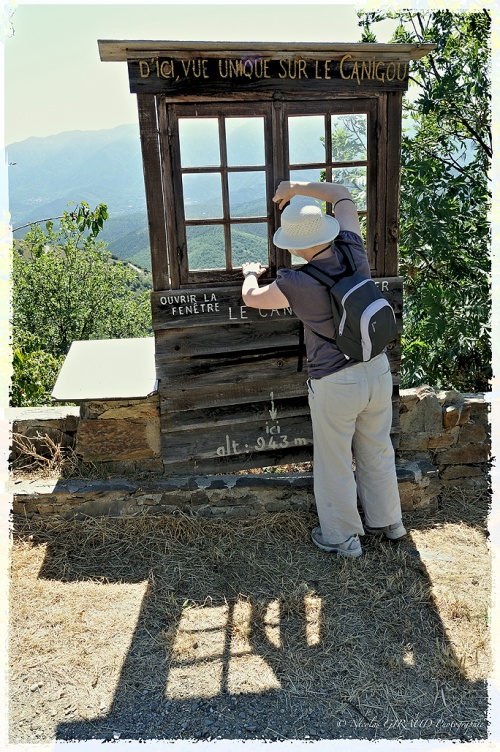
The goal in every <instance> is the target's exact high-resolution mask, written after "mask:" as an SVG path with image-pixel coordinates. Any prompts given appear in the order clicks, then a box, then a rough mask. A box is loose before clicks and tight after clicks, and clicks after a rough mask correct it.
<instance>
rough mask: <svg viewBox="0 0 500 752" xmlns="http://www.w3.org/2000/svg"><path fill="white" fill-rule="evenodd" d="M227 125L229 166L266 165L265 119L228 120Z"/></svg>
mask: <svg viewBox="0 0 500 752" xmlns="http://www.w3.org/2000/svg"><path fill="white" fill-rule="evenodd" d="M225 123H226V147H227V163H228V165H229V166H230V167H237V166H242V165H246V166H248V167H250V166H253V165H264V164H265V163H266V157H265V151H264V118H262V117H254V118H226V121H225Z"/></svg>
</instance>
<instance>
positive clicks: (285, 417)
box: [152, 277, 402, 475]
mask: <svg viewBox="0 0 500 752" xmlns="http://www.w3.org/2000/svg"><path fill="white" fill-rule="evenodd" d="M376 281H377V282H378V283H379V286H380V288H381V290H382V292H383V293H384V295H385V296H386V297H387V299H388V300H390V302H391V304H392V305H393V307H394V310H395V312H396V316H397V319H398V322H399V325H400V329H401V323H402V321H401V312H402V280H401V278H399V277H393V278H385V279H380V280H376ZM152 310H153V328H154V330H155V339H156V369H157V375H158V379H159V392H160V399H161V434H162V454H163V462H164V465H165V470H166V472H167V473H169V474H174V475H175V474H192V473H200V474H213V473H223V472H232V471H235V470H248V469H251V468H257V467H265V466H271V465H280V464H288V463H291V462H300V461H305V460H309V459H311V458H312V428H311V422H310V417H309V408H308V404H307V388H306V378H307V373H306V370H305V364H304V370H303V371H302V372H298V370H297V364H298V329H299V322H298V320H297V319H296V317H295V316H294V314H293V312H292V311H291V309H283V310H279V311H278V310H276V311H267V310H262V311H259V310H256V309H251V308H247V307H246V306H244V305H243V301H242V299H241V287H239V286H238V287H225V288H221V287H217V288H205V289H182V290H165V291H160V292H154V293H153V294H152ZM388 355H389V359H390V362H391V371H392V373H393V381H394V396H393V404H394V419H393V431H392V433H393V440H394V443H395V445H397V442H398V435H399V428H398V425H399V424H398V410H397V405H398V382H399V367H400V345H399V338H398V340H397V341H395V342H394V343H392V345H391V346H390V348H389V350H388Z"/></svg>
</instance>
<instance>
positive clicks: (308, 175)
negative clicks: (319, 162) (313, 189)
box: [290, 170, 325, 183]
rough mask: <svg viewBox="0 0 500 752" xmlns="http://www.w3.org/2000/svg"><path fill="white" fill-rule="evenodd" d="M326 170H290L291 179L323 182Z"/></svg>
mask: <svg viewBox="0 0 500 752" xmlns="http://www.w3.org/2000/svg"><path fill="white" fill-rule="evenodd" d="M324 173H325V171H324V170H290V180H302V181H306V182H309V183H319V182H321V176H322V175H324Z"/></svg>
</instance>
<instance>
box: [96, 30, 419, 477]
mask: <svg viewBox="0 0 500 752" xmlns="http://www.w3.org/2000/svg"><path fill="white" fill-rule="evenodd" d="M433 47H434V45H403V44H398V45H380V44H314V45H313V44H308V45H302V44H287V45H286V46H285V45H278V44H249V43H248V44H242V43H206V42H199V43H198V42H167V41H165V42H158V41H155V42H152V41H100V42H99V50H100V55H101V59H102V60H103V61H124V62H127V65H128V72H129V79H130V90H131V92H132V93H135V94H137V101H138V111H139V124H140V135H141V144H142V154H143V164H144V178H145V186H146V200H147V209H148V222H149V233H150V245H151V257H152V273H153V293H152V320H153V329H154V333H155V361H156V375H157V379H158V389H159V395H160V401H161V444H162V456H163V463H164V466H165V472H166V473H167V474H186V473H190V474H191V473H197V474H212V473H221V472H222V473H223V472H230V471H234V470H240V469H250V468H255V467H263V466H270V465H277V464H286V463H290V462H297V461H301V460H306V459H310V458H311V453H312V452H311V450H312V429H311V425H310V418H309V410H308V405H307V394H306V385H305V379H306V376H305V373H304V372H300V371H298V368H297V350H298V321H297V319H296V318H295V317H294V315H293V313H292V311H291V310H290V309H283V310H274V311H259V310H252V309H250V308H247V307H246V306H244V305H243V302H242V300H241V294H240V290H241V282H242V276H241V268H240V267H241V264H242V263H243V262H244V261H250V260H259V261H261V262H262V263H264V264H266V265H267V266H268V267H269V272H268V274H267V276H266V277H264V278H263V279H265V280H271V279H273V278H274V276H275V274H276V270H277V269H278V268H279V267H281V266H288V265H290V264H291V263H292V259H291V257H290V256H289V254H288V253H287V252H286V251H282V250H280V249H278V248H276V247H274V246H273V243H272V237H273V234H274V232H275V230H276V229H277V227H278V226H279V222H280V217H279V215H280V212H279V210H278V209H277V207H276V205H275V204H274V203H273V201H272V196H273V194H274V190H275V188H276V186H277V184H278V182H279V181H280V180H286V179H289V178H291V179H297V180H300V179H303V180H320V179H326V180H328V181H331V180H333V181H337V182H344V183H345V184H346V185H347V186H348V187H349V188H350V189H351V191H352V193H353V195H354V196H355V199H356V203H357V207H358V212H359V215H360V219H361V221H362V224H363V226H364V232H365V235H366V237H365V240H366V247H367V251H368V257H369V260H370V265H371V269H372V274H373V276H374V278H376V281H377V283H378V284H379V286H380V288H381V290H382V292H383V293H384V294H386V295H387V297H388V298H389V299H390V301H391V303H392V304H393V306H394V309H395V312H396V315H397V317H398V319H399V322H400V323H401V315H402V280H401V278H399V277H398V276H397V274H398V205H399V172H400V144H401V118H402V110H401V107H402V96H403V92H404V91H405V90H406V89H407V87H408V74H409V63H410V61H411V60H414V59H418V58H420V57H422V56H423V55H425V54H426V53H427V52H429V51H430V50H431V49H433ZM326 210H327V212H328V213H331V211H332V207H331V206H330V205H327V207H326ZM389 357H390V361H391V370H392V372H393V377H394V407H395V409H394V416H395V417H394V421H393V439H394V443H395V445H396V446H397V442H398V410H397V407H398V383H399V365H400V346H399V341H398V342H395V343H394V345H393V346H392V347H391V348H390V352H389Z"/></svg>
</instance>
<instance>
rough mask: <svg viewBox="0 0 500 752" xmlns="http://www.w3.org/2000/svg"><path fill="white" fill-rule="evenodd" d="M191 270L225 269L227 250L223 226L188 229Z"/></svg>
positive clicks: (199, 226)
mask: <svg viewBox="0 0 500 752" xmlns="http://www.w3.org/2000/svg"><path fill="white" fill-rule="evenodd" d="M186 240H187V249H188V263H189V268H190V269H192V270H196V269H225V268H226V249H225V243H224V228H223V227H222V225H198V226H196V227H193V226H191V227H186Z"/></svg>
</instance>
